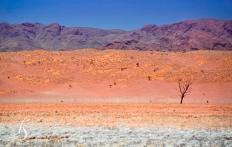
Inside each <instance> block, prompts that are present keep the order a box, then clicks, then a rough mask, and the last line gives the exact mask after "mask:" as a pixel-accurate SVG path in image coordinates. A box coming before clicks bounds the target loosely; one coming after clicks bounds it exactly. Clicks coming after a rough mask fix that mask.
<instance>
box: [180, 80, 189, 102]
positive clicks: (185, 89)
mask: <svg viewBox="0 0 232 147" xmlns="http://www.w3.org/2000/svg"><path fill="white" fill-rule="evenodd" d="M178 84H179V90H180V93H181V101H180V104H182V102H183V99H184V97H185V96H186V95H188V94H189V93H190V92H191V90H192V88H190V85H191V84H192V82H191V81H181V80H179V82H178Z"/></svg>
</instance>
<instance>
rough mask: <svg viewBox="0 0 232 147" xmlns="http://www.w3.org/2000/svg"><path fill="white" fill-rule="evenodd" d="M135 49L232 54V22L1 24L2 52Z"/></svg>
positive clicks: (0, 41)
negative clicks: (105, 26)
mask: <svg viewBox="0 0 232 147" xmlns="http://www.w3.org/2000/svg"><path fill="white" fill-rule="evenodd" d="M82 48H96V49H135V50H160V51H189V50H199V49H206V50H232V20H229V21H226V20H217V19H199V20H188V21H183V22H178V23H173V24H169V25H162V26H157V25H146V26H144V27H142V28H140V29H138V30H133V31H124V30H116V29H115V30H102V29H96V28H83V27H72V28H69V27H65V26H60V25H59V24H56V23H53V24H50V25H47V26H45V25H42V24H40V23H22V24H12V25H10V24H8V23H0V51H21V50H35V49H45V50H75V49H82Z"/></svg>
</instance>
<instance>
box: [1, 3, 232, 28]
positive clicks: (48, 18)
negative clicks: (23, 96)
mask: <svg viewBox="0 0 232 147" xmlns="http://www.w3.org/2000/svg"><path fill="white" fill-rule="evenodd" d="M200 18H216V19H223V20H230V19H232V0H0V22H8V23H10V24H18V23H24V22H31V23H34V22H38V23H41V24H44V25H48V24H51V23H58V24H60V25H62V26H66V27H92V28H101V29H123V30H136V29H138V28H141V27H143V26H144V25H147V24H156V25H164V24H171V23H175V22H179V21H183V20H192V19H200Z"/></svg>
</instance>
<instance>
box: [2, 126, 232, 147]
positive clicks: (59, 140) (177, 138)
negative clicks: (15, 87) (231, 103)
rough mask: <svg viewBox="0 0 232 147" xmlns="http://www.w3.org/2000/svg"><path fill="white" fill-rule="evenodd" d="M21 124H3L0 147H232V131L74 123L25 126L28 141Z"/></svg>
mask: <svg viewBox="0 0 232 147" xmlns="http://www.w3.org/2000/svg"><path fill="white" fill-rule="evenodd" d="M19 127H20V123H19V124H7V123H0V136H1V137H0V146H2V147H7V146H23V147H24V146H41V147H53V146H54V147H56V146H57V147H72V146H75V147H78V146H86V147H111V146H116V147H123V146H125V147H132V146H133V147H153V146H154V147H158V146H160V147H164V146H165V147H166V146H170V147H172V146H173V147H175V146H176V147H185V146H186V147H193V146H194V147H224V146H225V147H232V131H231V130H230V129H223V128H220V129H217V130H209V129H187V130H186V129H184V130H183V129H174V128H172V129H171V128H169V129H168V128H161V127H157V128H155V127H153V128H149V127H146V126H144V127H140V128H130V127H129V126H126V125H117V126H116V127H114V128H112V127H78V126H75V125H73V124H66V125H62V124H58V123H54V124H51V123H47V124H46V123H44V124H36V123H26V124H25V125H24V128H25V131H26V133H27V136H26V138H25V139H24V137H25V133H24V131H23V129H21V132H20V133H18V131H19Z"/></svg>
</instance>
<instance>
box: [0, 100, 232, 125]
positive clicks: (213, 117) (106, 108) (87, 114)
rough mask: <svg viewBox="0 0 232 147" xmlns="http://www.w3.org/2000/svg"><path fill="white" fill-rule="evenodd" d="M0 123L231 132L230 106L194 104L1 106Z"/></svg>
mask: <svg viewBox="0 0 232 147" xmlns="http://www.w3.org/2000/svg"><path fill="white" fill-rule="evenodd" d="M0 112H1V113H0V122H1V123H15V122H16V121H19V120H23V119H26V120H27V119H30V120H31V121H30V123H39V124H44V123H51V124H53V123H61V124H66V123H72V124H73V125H76V126H102V127H107V126H108V127H117V125H119V124H121V123H126V124H127V125H130V127H131V128H133V127H139V126H140V125H149V126H151V127H152V126H154V127H158V126H160V127H175V128H176V127H180V128H188V129H190V128H195V127H196V128H198V127H200V128H201V127H202V128H214V129H220V128H230V129H231V127H232V105H210V104H204V105H200V104H199V105H194V104H183V105H180V104H145V103H143V104H141V103H140V104H135V103H130V104H106V103H91V104H87V103H79V104H78V103H52V104H51V103H50V104H46V103H42V104H38V103H37V104H0Z"/></svg>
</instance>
